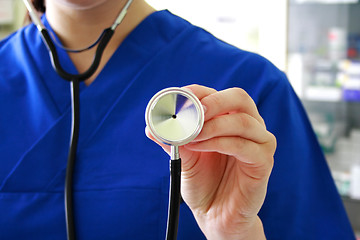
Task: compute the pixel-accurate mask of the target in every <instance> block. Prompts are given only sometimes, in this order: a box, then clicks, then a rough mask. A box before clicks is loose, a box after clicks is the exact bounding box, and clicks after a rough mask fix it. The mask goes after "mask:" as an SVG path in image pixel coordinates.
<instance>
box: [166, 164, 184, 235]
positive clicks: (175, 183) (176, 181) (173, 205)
mask: <svg viewBox="0 0 360 240" xmlns="http://www.w3.org/2000/svg"><path fill="white" fill-rule="evenodd" d="M180 188H181V159H177V160H170V190H169V208H168V219H167V229H166V240H176V239H177V233H178V226H179V212H180V201H181V194H180Z"/></svg>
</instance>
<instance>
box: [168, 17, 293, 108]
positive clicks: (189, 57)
mask: <svg viewBox="0 0 360 240" xmlns="http://www.w3.org/2000/svg"><path fill="white" fill-rule="evenodd" d="M171 18H175V20H174V21H177V22H183V21H185V20H183V19H181V18H179V17H176V16H173V17H171ZM167 51H168V52H169V53H171V54H169V55H168V57H170V58H171V61H170V62H171V63H174V62H175V63H178V64H176V67H177V68H180V69H182V70H183V71H186V74H187V75H188V77H190V78H192V76H194V77H197V78H198V79H195V78H194V79H193V82H194V83H195V82H198V81H199V80H201V81H203V82H200V84H204V85H208V86H211V87H215V88H217V89H223V88H229V87H241V88H243V89H244V90H246V91H247V92H248V93H249V94H250V95H251V96H252V97H253V98H254V100H255V101H257V100H258V99H259V98H260V97H261V95H264V94H265V93H266V91H270V90H271V88H273V87H274V86H275V85H277V84H283V85H287V84H288V83H287V82H288V80H287V78H286V76H285V74H284V73H283V72H282V71H281V70H279V69H278V68H277V67H276V66H274V64H272V63H271V62H270V61H269V60H268V59H266V58H264V57H263V56H261V55H260V54H257V53H253V52H249V51H245V50H243V49H240V48H237V47H235V46H233V45H231V44H229V43H226V42H225V41H223V40H221V39H218V38H216V37H215V36H213V35H212V34H211V33H209V32H207V31H206V30H204V29H202V28H200V27H197V26H194V25H191V24H189V23H188V25H187V27H186V28H184V29H183V31H181V32H179V33H178V34H177V35H176V37H174V38H173V41H172V42H171V43H170V44H169V46H168V47H167ZM177 72H179V69H177ZM189 74H191V75H192V76H189ZM198 83H199V82H198Z"/></svg>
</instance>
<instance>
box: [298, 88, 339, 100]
mask: <svg viewBox="0 0 360 240" xmlns="http://www.w3.org/2000/svg"><path fill="white" fill-rule="evenodd" d="M304 97H305V99H306V100H311V101H326V102H341V101H342V90H341V89H340V88H337V87H325V86H311V87H308V88H307V89H306V91H305V96H304Z"/></svg>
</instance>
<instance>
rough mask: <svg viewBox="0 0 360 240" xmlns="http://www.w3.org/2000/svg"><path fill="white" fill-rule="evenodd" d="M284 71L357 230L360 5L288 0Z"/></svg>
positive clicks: (359, 228)
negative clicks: (317, 140)
mask: <svg viewBox="0 0 360 240" xmlns="http://www.w3.org/2000/svg"><path fill="white" fill-rule="evenodd" d="M287 43H288V44H287V49H288V54H287V56H288V58H287V73H288V77H289V79H290V81H291V82H292V85H293V86H294V88H295V90H296V92H297V94H298V95H299V96H300V98H301V100H302V102H303V103H304V106H305V108H306V110H307V112H308V114H309V117H310V120H311V122H312V125H313V128H314V130H315V132H316V134H317V136H318V138H319V141H320V144H321V146H322V148H323V150H324V153H325V154H326V158H327V161H328V163H329V166H330V169H331V172H332V175H333V177H334V180H335V182H336V184H337V187H338V190H339V192H340V194H341V195H342V196H343V201H344V204H345V206H346V208H347V211H348V214H349V217H350V219H351V222H352V224H353V227H354V229H355V231H357V232H360V3H359V2H358V1H357V0H347V1H345V0H342V1H339V0H290V1H289V4H288V41H287Z"/></svg>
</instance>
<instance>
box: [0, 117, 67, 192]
mask: <svg viewBox="0 0 360 240" xmlns="http://www.w3.org/2000/svg"><path fill="white" fill-rule="evenodd" d="M68 112H69V111H66V112H64V114H63V115H62V116H60V117H59V118H58V119H57V120H56V121H55V122H54V124H52V125H50V127H49V128H48V129H47V130H46V131H45V132H44V133H43V134H42V135H40V136H39V138H38V139H37V140H36V141H35V142H34V143H33V144H32V145H31V146H30V147H29V148H28V149H27V150H26V151H25V152H24V153H23V154H22V155H21V157H20V159H19V160H18V161H17V163H16V164H15V166H14V167H13V168H12V169H11V171H10V172H9V174H8V175H7V176H6V177H5V178H4V180H3V182H2V183H1V185H0V191H2V189H3V188H4V186H5V185H6V183H7V181H8V179H9V178H10V177H11V176H12V175H13V174H14V172H15V171H16V169H17V168H18V167H19V166H20V164H21V163H22V162H23V160H24V158H25V156H26V155H27V154H28V153H29V152H30V151H32V150H33V149H34V147H35V146H36V145H37V144H38V143H39V142H40V141H41V140H42V139H43V138H44V137H45V136H46V135H47V134H48V133H49V132H50V131H51V130H52V129H53V128H54V127H55V126H56V125H57V124H58V123H59V122H60V121H61V120H62V119H63V118H64V117H65V116H66V115H67V114H68Z"/></svg>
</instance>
